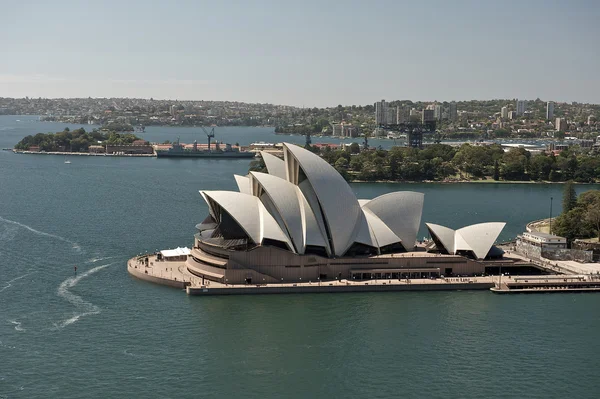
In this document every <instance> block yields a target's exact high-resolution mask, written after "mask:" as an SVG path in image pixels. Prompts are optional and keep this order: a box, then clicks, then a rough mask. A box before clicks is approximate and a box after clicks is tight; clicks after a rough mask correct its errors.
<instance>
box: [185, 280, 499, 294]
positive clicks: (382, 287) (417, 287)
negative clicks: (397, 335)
mask: <svg viewBox="0 0 600 399" xmlns="http://www.w3.org/2000/svg"><path fill="white" fill-rule="evenodd" d="M493 286H494V283H492V282H484V283H475V282H472V283H448V284H440V283H429V284H428V283H411V284H385V283H373V282H371V283H368V284H364V285H361V284H356V283H353V284H349V285H332V286H329V285H325V284H323V285H320V286H319V285H316V284H313V285H302V286H299V285H287V286H282V285H280V284H278V285H276V286H268V285H264V286H259V287H257V286H239V287H234V286H228V287H215V288H213V287H204V286H203V287H192V286H188V287H186V292H187V293H188V294H189V295H205V296H206V295H251V294H254V295H262V294H318V293H344V292H396V291H463V290H464V291H466V290H469V291H472V290H489V289H490V288H492V287H493Z"/></svg>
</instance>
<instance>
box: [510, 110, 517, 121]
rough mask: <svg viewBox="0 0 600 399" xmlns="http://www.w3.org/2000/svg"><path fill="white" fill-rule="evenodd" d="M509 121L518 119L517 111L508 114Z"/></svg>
mask: <svg viewBox="0 0 600 399" xmlns="http://www.w3.org/2000/svg"><path fill="white" fill-rule="evenodd" d="M508 119H510V120H513V119H517V111H510V112H509V113H508Z"/></svg>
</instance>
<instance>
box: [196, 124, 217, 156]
mask: <svg viewBox="0 0 600 399" xmlns="http://www.w3.org/2000/svg"><path fill="white" fill-rule="evenodd" d="M200 127H201V128H202V130H203V131H204V133H206V137H207V138H208V151H209V152H210V139H212V138H214V137H215V128H214V126H213V128H212V129H210V132H209V131H208V130H206V129H205V128H204V126H200Z"/></svg>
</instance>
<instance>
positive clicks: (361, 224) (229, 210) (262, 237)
mask: <svg viewBox="0 0 600 399" xmlns="http://www.w3.org/2000/svg"><path fill="white" fill-rule="evenodd" d="M262 157H263V160H264V163H265V165H266V168H267V171H268V173H259V172H250V173H249V174H248V175H246V176H238V175H236V176H234V177H235V180H236V183H237V185H238V190H239V191H238V192H235V191H200V194H201V196H202V198H203V199H204V200H205V201H206V203H207V205H208V209H209V215H208V216H207V217H206V219H204V221H202V222H201V223H200V224H198V225H197V226H196V228H197V230H198V233H196V235H195V239H194V246H193V248H192V250H191V253H190V255H189V256H188V257H187V260H186V263H185V267H186V268H187V270H188V271H189V272H190V273H192V274H194V275H196V276H198V277H201V278H202V279H208V280H214V281H218V282H220V283H227V282H229V283H232V284H244V283H246V284H250V283H252V284H254V283H255V282H260V283H261V284H271V283H282V282H302V281H305V282H306V281H311V280H312V281H315V282H316V281H317V280H319V281H321V280H327V279H370V278H400V277H401V276H405V275H406V274H407V273H408V274H409V275H410V273H418V274H419V275H421V276H439V275H441V274H443V275H447V276H451V275H453V274H460V275H474V274H481V273H484V272H485V270H486V269H485V268H486V262H487V261H486V259H487V258H490V257H496V256H499V252H498V251H499V250H498V249H497V248H495V247H494V246H493V243H494V241H495V240H496V238H497V237H498V234H500V231H501V230H502V227H503V226H504V224H503V223H491V224H483V225H475V226H470V227H466V228H463V229H460V230H457V231H456V232H455V233H454V234H455V236H453V237H455V238H452V240H453V241H452V243H453V244H452V246H451V245H450V241H448V240H450V238H448V237H449V236H448V237H447V236H446V235H444V234H445V232H447V231H448V230H449V229H446V230H443V229H444V228H441V227H440V228H437V227H431V229H432V230H431V231H433V232H434V235H435V238H434V241H433V242H430V243H428V245H423V244H420V243H418V242H417V239H416V238H417V233H418V230H419V226H420V223H421V214H422V210H423V200H424V195H423V194H422V193H417V192H411V191H399V192H392V193H388V194H384V195H381V196H379V197H377V198H374V199H372V200H368V199H357V198H356V196H355V195H354V192H353V190H352V189H351V188H350V186H349V185H348V183H347V182H346V181H345V180H344V178H343V177H342V176H341V175H340V174H339V173H338V172H337V171H336V170H335V168H333V167H332V166H331V165H329V164H328V163H327V162H326V161H325V160H323V159H322V158H321V157H319V156H318V155H316V154H314V153H312V152H310V151H308V150H305V149H304V148H302V147H299V146H296V145H293V144H288V143H284V144H283V159H281V158H278V157H276V156H274V155H271V154H268V153H262ZM431 226H437V225H431ZM440 236H441V237H443V238H442V239H441V240H438V238H439V237H440ZM432 237H433V235H432ZM454 243H456V245H455V244H454ZM465 243H466V244H465ZM500 254H501V251H500ZM500 256H501V255H500Z"/></svg>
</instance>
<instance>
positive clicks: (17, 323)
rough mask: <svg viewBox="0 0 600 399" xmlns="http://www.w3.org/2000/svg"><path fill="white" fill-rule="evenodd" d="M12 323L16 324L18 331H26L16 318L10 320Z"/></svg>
mask: <svg viewBox="0 0 600 399" xmlns="http://www.w3.org/2000/svg"><path fill="white" fill-rule="evenodd" d="M8 321H9V322H10V324H14V326H15V330H17V331H25V329H24V328H23V327H21V322H20V321H16V320H8Z"/></svg>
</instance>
